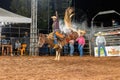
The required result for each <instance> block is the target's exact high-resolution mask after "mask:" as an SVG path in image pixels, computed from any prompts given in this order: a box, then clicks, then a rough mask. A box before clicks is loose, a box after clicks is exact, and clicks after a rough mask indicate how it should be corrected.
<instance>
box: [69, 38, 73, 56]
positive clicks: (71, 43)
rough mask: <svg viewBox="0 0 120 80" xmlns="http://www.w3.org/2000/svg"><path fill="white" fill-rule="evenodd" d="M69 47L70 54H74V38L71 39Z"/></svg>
mask: <svg viewBox="0 0 120 80" xmlns="http://www.w3.org/2000/svg"><path fill="white" fill-rule="evenodd" d="M69 47H70V56H73V53H74V40H70V41H69Z"/></svg>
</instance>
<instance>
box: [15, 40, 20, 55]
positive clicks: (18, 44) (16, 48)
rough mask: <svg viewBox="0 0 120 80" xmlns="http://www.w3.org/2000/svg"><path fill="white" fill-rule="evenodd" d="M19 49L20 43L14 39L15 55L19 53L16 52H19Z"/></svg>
mask: <svg viewBox="0 0 120 80" xmlns="http://www.w3.org/2000/svg"><path fill="white" fill-rule="evenodd" d="M20 49H21V43H20V42H19V40H16V42H15V55H16V54H17V55H19V54H18V52H20Z"/></svg>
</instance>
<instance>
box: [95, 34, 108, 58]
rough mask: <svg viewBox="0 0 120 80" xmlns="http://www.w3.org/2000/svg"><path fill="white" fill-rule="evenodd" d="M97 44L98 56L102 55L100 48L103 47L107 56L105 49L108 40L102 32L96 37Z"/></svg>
mask: <svg viewBox="0 0 120 80" xmlns="http://www.w3.org/2000/svg"><path fill="white" fill-rule="evenodd" d="M96 45H97V46H98V57H100V48H103V50H104V55H105V56H107V53H106V49H105V45H106V40H105V37H104V36H103V35H102V32H98V36H97V37H96Z"/></svg>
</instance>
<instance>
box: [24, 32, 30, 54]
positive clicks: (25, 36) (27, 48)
mask: <svg viewBox="0 0 120 80" xmlns="http://www.w3.org/2000/svg"><path fill="white" fill-rule="evenodd" d="M23 44H26V51H27V54H29V45H30V38H29V35H28V32H25V35H24V37H23Z"/></svg>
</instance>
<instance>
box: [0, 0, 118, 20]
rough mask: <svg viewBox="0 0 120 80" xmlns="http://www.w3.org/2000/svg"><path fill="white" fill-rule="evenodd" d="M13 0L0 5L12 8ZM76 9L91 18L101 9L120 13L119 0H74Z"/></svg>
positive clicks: (7, 0)
mask: <svg viewBox="0 0 120 80" xmlns="http://www.w3.org/2000/svg"><path fill="white" fill-rule="evenodd" d="M10 1H11V0H0V7H2V8H5V9H10V8H9V6H10ZM73 2H75V4H74V6H75V7H76V10H80V9H81V10H83V11H84V12H85V13H86V14H87V17H88V19H89V20H91V18H92V17H93V16H94V15H95V14H97V13H98V12H99V11H105V10H116V11H117V12H119V13H120V7H119V0H73Z"/></svg>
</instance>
